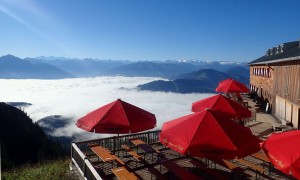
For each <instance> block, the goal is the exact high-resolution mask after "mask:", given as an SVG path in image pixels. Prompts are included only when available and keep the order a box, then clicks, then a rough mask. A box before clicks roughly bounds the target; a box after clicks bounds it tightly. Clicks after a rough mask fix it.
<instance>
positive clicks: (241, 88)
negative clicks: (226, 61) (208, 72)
mask: <svg viewBox="0 0 300 180" xmlns="http://www.w3.org/2000/svg"><path fill="white" fill-rule="evenodd" d="M216 92H225V93H248V92H249V89H248V88H247V87H246V86H245V85H244V84H242V83H240V82H238V81H236V80H234V79H225V80H223V81H221V82H219V85H218V87H217V88H216Z"/></svg>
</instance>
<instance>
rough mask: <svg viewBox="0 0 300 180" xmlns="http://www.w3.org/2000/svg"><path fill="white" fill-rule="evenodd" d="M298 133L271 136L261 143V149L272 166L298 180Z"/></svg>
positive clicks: (299, 168) (299, 167)
mask: <svg viewBox="0 0 300 180" xmlns="http://www.w3.org/2000/svg"><path fill="white" fill-rule="evenodd" d="M299 139H300V131H299V130H296V131H288V132H283V133H278V134H272V135H271V136H270V137H269V138H268V139H267V140H266V141H264V142H263V143H262V149H263V150H264V152H265V153H266V154H267V156H268V157H269V158H270V160H271V162H272V164H274V166H275V167H276V168H277V169H279V170H281V171H282V172H284V173H286V174H290V172H291V173H292V175H293V176H294V177H295V178H297V179H300V141H299Z"/></svg>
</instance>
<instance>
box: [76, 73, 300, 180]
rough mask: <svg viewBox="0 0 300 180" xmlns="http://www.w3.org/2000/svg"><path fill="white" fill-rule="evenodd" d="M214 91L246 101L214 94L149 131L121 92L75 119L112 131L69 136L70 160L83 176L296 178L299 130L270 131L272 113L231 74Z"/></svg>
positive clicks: (150, 123) (144, 115) (149, 123)
mask: <svg viewBox="0 0 300 180" xmlns="http://www.w3.org/2000/svg"><path fill="white" fill-rule="evenodd" d="M230 87H231V88H230ZM228 88H229V89H228ZM216 91H221V92H226V93H227V94H228V93H238V96H239V100H240V102H247V103H243V104H247V107H245V106H243V104H241V103H239V102H238V101H233V100H230V98H228V97H226V96H225V95H222V94H217V95H214V96H211V97H208V98H205V99H202V100H199V101H197V102H194V103H193V104H192V106H191V107H192V108H191V109H192V112H193V113H191V114H188V115H185V116H182V117H178V118H176V119H173V120H170V121H167V122H164V123H163V125H162V128H161V130H157V131H147V132H145V130H149V129H152V128H153V127H155V124H156V119H155V115H154V114H152V113H150V112H147V111H145V110H143V109H140V108H138V107H136V106H134V105H131V104H129V103H126V102H124V101H121V100H120V99H118V100H116V101H114V102H112V103H109V104H107V105H105V106H103V107H101V108H98V109H96V110H94V111H92V112H91V113H88V114H87V115H86V116H84V117H82V118H80V119H79V120H78V121H77V123H76V124H77V126H78V127H79V128H82V129H84V130H86V131H90V132H96V133H111V134H117V136H113V137H108V138H102V139H96V140H89V141H81V142H74V143H72V151H71V154H72V162H73V163H74V165H75V166H76V168H78V169H79V172H80V173H81V174H82V176H83V177H85V178H87V179H294V178H295V177H298V176H299V177H300V174H299V173H300V172H298V165H297V164H295V163H294V162H295V161H297V159H298V158H299V157H298V156H297V154H299V153H297V150H298V149H297V146H294V145H291V144H294V143H292V142H295V140H296V139H297V138H298V137H299V136H300V131H290V132H285V133H277V132H273V130H272V120H273V118H271V117H272V116H271V115H266V116H264V115H263V114H262V112H263V111H261V110H260V107H257V106H256V105H255V104H253V103H254V101H252V100H251V99H250V96H248V92H249V90H248V89H247V88H246V87H244V86H243V85H241V84H240V83H238V82H236V81H234V80H232V79H228V80H224V81H221V82H220V83H219V86H218V87H217V89H216ZM240 93H241V94H240ZM138 119H142V121H143V122H138V121H137V120H138ZM291 130H292V129H291ZM120 133H121V134H125V135H121V136H120V135H119V134H120ZM285 143H287V148H284V150H283V149H282V148H280V147H281V145H282V144H285ZM289 145H290V146H289ZM294 147H296V148H294ZM278 149H281V150H280V152H279V154H278ZM283 151H284V154H285V155H284V156H281V155H280V153H281V152H283ZM271 154H272V155H271ZM275 154H276V157H274V156H273V155H275ZM291 160H292V161H291Z"/></svg>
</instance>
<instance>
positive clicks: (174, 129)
mask: <svg viewBox="0 0 300 180" xmlns="http://www.w3.org/2000/svg"><path fill="white" fill-rule="evenodd" d="M159 139H160V142H161V143H162V144H164V145H166V146H168V147H170V148H171V149H173V150H175V151H177V152H179V153H181V154H187V153H188V154H190V155H192V156H197V157H210V158H222V159H234V158H236V157H238V158H241V157H244V156H247V155H249V154H252V153H255V152H257V151H259V150H260V145H259V143H260V142H261V141H260V140H259V139H258V138H257V137H256V136H254V135H253V134H252V133H251V130H250V129H249V128H247V127H244V126H241V125H239V124H237V123H235V122H233V121H231V120H229V119H224V118H221V117H220V116H217V115H216V114H215V113H213V112H211V111H209V110H205V111H201V112H196V113H193V114H190V115H186V116H183V117H180V118H177V119H175V120H172V121H169V122H166V123H164V124H163V127H162V130H161V133H160V136H159Z"/></svg>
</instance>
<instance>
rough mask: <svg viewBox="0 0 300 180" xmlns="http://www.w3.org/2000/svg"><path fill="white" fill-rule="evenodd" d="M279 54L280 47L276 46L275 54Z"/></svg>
mask: <svg viewBox="0 0 300 180" xmlns="http://www.w3.org/2000/svg"><path fill="white" fill-rule="evenodd" d="M278 53H279V46H276V47H275V54H278Z"/></svg>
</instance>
